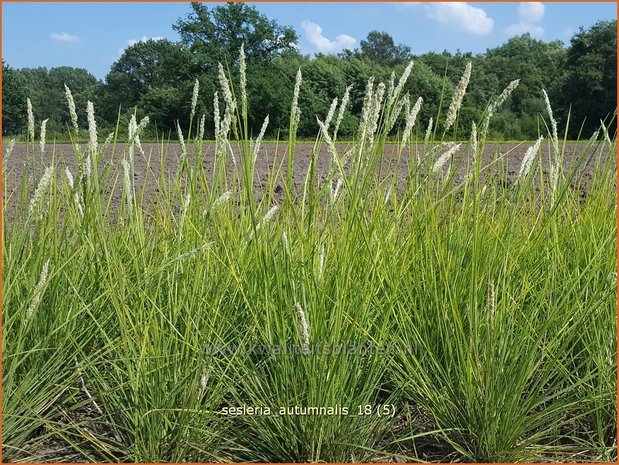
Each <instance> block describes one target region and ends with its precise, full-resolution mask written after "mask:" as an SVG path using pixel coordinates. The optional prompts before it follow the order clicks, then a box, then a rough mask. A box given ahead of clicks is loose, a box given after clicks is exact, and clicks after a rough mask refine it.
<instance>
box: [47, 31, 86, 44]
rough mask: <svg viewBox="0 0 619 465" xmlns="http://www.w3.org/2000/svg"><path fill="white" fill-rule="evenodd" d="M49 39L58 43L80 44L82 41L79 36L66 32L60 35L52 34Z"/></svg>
mask: <svg viewBox="0 0 619 465" xmlns="http://www.w3.org/2000/svg"><path fill="white" fill-rule="evenodd" d="M49 37H50V38H51V39H54V40H57V41H58V42H79V40H80V38H79V37H78V36H75V35H73V34H67V33H66V32H61V33H60V34H58V33H57V32H52V33H51V34H50V36H49Z"/></svg>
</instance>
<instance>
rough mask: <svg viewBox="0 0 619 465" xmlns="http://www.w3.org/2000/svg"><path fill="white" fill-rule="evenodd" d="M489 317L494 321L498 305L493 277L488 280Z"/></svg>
mask: <svg viewBox="0 0 619 465" xmlns="http://www.w3.org/2000/svg"><path fill="white" fill-rule="evenodd" d="M487 305H488V319H489V320H490V322H491V323H492V322H493V321H494V311H495V307H496V301H495V297H494V281H493V280H492V279H491V280H490V281H488V304H487Z"/></svg>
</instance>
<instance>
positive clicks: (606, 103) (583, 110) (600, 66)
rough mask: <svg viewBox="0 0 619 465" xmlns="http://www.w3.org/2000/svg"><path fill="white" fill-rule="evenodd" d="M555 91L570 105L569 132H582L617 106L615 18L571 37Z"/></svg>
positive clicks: (609, 117) (591, 129) (607, 117)
mask: <svg viewBox="0 0 619 465" xmlns="http://www.w3.org/2000/svg"><path fill="white" fill-rule="evenodd" d="M565 68H566V69H565V75H564V76H563V78H562V80H563V83H562V86H561V87H560V93H559V95H558V98H559V102H560V103H561V108H562V109H563V110H564V111H565V110H566V109H567V108H568V107H571V116H572V123H571V127H570V132H569V134H570V136H571V137H575V136H576V135H577V134H578V132H579V130H580V128H581V125H582V128H583V130H584V131H585V134H589V133H590V132H592V131H593V130H594V129H595V128H597V127H598V125H599V121H600V119H602V120H605V121H610V119H611V118H612V116H613V113H614V112H615V111H616V106H617V85H616V84H617V21H601V22H598V23H596V24H595V25H593V26H591V28H589V29H588V30H584V29H583V28H581V29H580V31H579V32H578V33H577V34H576V35H575V36H574V37H572V40H571V46H570V48H569V49H568V51H567V58H566V62H565Z"/></svg>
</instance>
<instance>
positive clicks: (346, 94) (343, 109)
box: [333, 84, 352, 140]
mask: <svg viewBox="0 0 619 465" xmlns="http://www.w3.org/2000/svg"><path fill="white" fill-rule="evenodd" d="M351 89H352V84H351V85H349V86H348V87H347V88H346V91H345V92H344V96H343V97H342V103H341V104H340V110H339V111H338V114H337V120H336V121H335V128H334V129H333V140H336V139H337V130H338V129H339V128H340V124H341V123H342V120H343V119H344V113H345V112H346V107H347V106H348V100H349V99H350V90H351Z"/></svg>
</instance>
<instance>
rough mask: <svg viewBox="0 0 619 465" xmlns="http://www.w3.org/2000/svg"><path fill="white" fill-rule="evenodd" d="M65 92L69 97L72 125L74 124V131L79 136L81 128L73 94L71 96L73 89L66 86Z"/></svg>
mask: <svg viewBox="0 0 619 465" xmlns="http://www.w3.org/2000/svg"><path fill="white" fill-rule="evenodd" d="M64 92H65V95H66V97H67V104H68V105H69V115H70V117H71V123H72V124H73V130H74V131H75V134H76V135H77V134H78V133H79V130H80V129H79V127H78V125H77V113H76V112H75V101H74V100H73V94H71V89H69V87H68V86H67V85H66V84H65V85H64Z"/></svg>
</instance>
